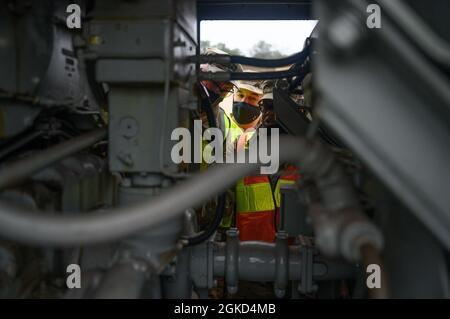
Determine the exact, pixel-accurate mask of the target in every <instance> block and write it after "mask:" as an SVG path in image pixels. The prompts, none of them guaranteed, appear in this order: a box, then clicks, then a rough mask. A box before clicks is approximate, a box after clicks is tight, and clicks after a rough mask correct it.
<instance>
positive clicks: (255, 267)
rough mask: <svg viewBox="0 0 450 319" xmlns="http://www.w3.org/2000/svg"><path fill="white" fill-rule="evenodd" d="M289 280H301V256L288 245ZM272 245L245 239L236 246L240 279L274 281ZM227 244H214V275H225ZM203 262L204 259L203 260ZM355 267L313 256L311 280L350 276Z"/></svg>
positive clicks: (355, 270)
mask: <svg viewBox="0 0 450 319" xmlns="http://www.w3.org/2000/svg"><path fill="white" fill-rule="evenodd" d="M288 249H289V254H288V255H289V267H288V277H289V280H300V279H301V266H302V261H301V256H300V247H299V246H296V245H295V246H294V245H292V246H289V247H288ZM275 251H276V248H275V244H272V243H265V242H258V241H244V242H240V243H239V248H238V254H239V255H238V258H237V260H238V265H237V269H238V273H237V276H238V278H239V279H240V280H246V281H257V282H265V281H274V280H275V274H276V270H275V268H276V266H275V265H276V261H275ZM227 254H228V248H227V244H225V243H215V247H214V255H213V256H211V258H213V259H214V260H213V271H214V277H224V276H225V277H227V274H228V272H227V271H226V264H227V262H226V258H227ZM204 262H205V264H206V263H207V261H206V260H205V261H204ZM356 272H357V267H356V266H355V265H353V264H349V263H347V262H345V261H342V260H330V259H326V258H324V257H321V256H315V257H314V264H313V279H314V280H315V281H324V280H334V279H346V278H353V277H354V276H355V274H356Z"/></svg>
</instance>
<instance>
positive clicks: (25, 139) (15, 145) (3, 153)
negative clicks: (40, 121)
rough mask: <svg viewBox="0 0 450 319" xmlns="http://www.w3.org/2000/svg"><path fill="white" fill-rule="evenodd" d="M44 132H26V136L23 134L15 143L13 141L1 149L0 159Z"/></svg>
mask: <svg viewBox="0 0 450 319" xmlns="http://www.w3.org/2000/svg"><path fill="white" fill-rule="evenodd" d="M42 134H43V132H42V131H34V132H31V133H28V134H26V135H25V136H22V137H21V138H20V139H19V140H17V141H15V142H14V143H12V144H10V145H8V146H6V147H5V148H2V149H1V150H0V159H2V158H4V157H5V156H7V155H9V154H10V153H12V152H14V151H15V150H17V149H19V148H21V147H22V146H24V145H26V144H28V143H29V142H31V141H32V140H34V139H36V138H38V137H39V136H41V135H42Z"/></svg>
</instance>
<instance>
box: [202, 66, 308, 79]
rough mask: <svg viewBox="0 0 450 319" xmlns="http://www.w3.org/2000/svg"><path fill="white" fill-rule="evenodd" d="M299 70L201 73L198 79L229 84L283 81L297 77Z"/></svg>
mask: <svg viewBox="0 0 450 319" xmlns="http://www.w3.org/2000/svg"><path fill="white" fill-rule="evenodd" d="M299 73H300V70H299V69H298V68H293V69H289V70H286V71H274V72H215V73H211V72H201V73H200V74H199V77H200V79H201V80H210V81H218V82H229V81H236V80H249V81H251V80H271V79H283V78H292V77H294V76H297V75H299Z"/></svg>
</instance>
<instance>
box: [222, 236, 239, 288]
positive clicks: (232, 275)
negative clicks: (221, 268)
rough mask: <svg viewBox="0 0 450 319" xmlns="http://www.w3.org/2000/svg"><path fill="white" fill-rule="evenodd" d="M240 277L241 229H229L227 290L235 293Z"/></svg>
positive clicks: (226, 266) (226, 273)
mask: <svg viewBox="0 0 450 319" xmlns="http://www.w3.org/2000/svg"><path fill="white" fill-rule="evenodd" d="M238 278H239V230H237V228H231V229H229V230H227V245H226V258H225V283H226V286H227V291H228V293H230V294H235V293H236V292H237V291H238Z"/></svg>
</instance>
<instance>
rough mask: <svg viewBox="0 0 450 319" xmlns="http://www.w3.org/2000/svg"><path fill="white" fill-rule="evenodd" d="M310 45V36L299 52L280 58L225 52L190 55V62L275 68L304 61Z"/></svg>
mask: <svg viewBox="0 0 450 319" xmlns="http://www.w3.org/2000/svg"><path fill="white" fill-rule="evenodd" d="M310 45H311V40H310V39H309V38H308V39H307V40H306V44H305V48H304V49H303V50H302V51H300V52H297V53H294V54H292V55H290V56H287V57H284V58H279V59H259V58H250V57H245V56H239V55H224V54H216V55H200V56H192V57H189V59H188V61H189V62H199V63H208V64H211V63H218V64H243V65H251V66H257V67H265V68H275V67H282V66H287V65H291V64H295V63H303V61H304V60H305V59H306V57H307V56H308V55H309V53H310Z"/></svg>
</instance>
